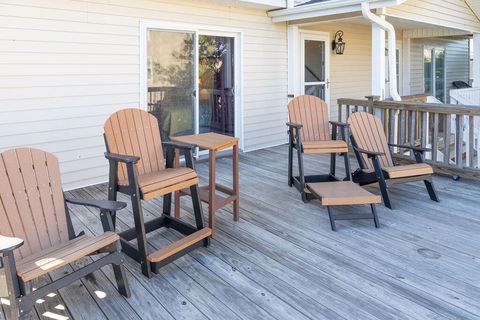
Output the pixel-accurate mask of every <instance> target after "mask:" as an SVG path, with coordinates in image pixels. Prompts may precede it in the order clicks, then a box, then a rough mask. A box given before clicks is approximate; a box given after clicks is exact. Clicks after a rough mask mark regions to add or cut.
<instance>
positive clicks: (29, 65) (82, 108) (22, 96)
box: [0, 0, 287, 189]
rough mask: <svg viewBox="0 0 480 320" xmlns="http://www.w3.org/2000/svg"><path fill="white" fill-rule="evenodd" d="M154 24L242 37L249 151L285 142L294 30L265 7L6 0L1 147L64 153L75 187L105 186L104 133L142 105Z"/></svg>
mask: <svg viewBox="0 0 480 320" xmlns="http://www.w3.org/2000/svg"><path fill="white" fill-rule="evenodd" d="M145 20H152V21H163V22H170V23H186V24H195V25H198V26H200V28H207V29H211V30H217V29H218V28H228V29H231V30H235V31H238V32H242V40H243V41H242V42H243V48H242V49H243V53H244V55H243V57H242V58H243V59H242V61H243V72H244V73H243V79H244V83H245V86H244V90H243V92H244V95H245V99H244V100H243V106H244V110H243V114H244V122H245V128H244V129H245V131H244V137H245V139H244V141H243V142H244V147H245V150H248V149H249V148H250V146H255V147H259V146H270V145H273V144H279V143H283V141H284V136H285V132H284V131H285V128H284V125H285V123H284V122H285V117H286V103H287V97H286V91H287V35H286V25H285V24H273V23H271V20H270V18H268V16H267V14H266V12H265V10H258V9H251V8H241V7H234V6H226V5H221V4H219V3H211V2H208V1H205V2H203V1H174V0H158V1H143V0H142V1H140V0H139V1H130V0H118V1H115V2H111V1H109V2H106V1H103V0H91V1H80V0H79V1H68V0H52V1H42V0H18V1H17V0H15V1H14V0H0V150H3V149H5V148H11V147H17V146H33V147H37V148H41V149H45V150H47V151H50V152H54V153H55V154H56V155H57V156H58V157H59V158H60V162H61V170H62V173H63V175H62V177H63V181H64V187H65V189H69V188H74V187H80V186H84V185H88V184H90V183H97V182H101V181H105V180H106V177H107V163H106V161H105V159H104V157H103V150H104V145H103V144H104V143H103V138H102V133H103V129H102V127H103V123H104V121H105V119H106V118H107V117H108V115H109V114H111V113H113V112H114V111H116V110H118V109H120V108H125V107H135V106H138V105H139V100H140V92H139V75H140V62H139V61H140V57H139V52H140V48H139V44H140V38H139V31H140V29H139V25H140V22H141V21H145ZM239 85H240V84H239ZM257 110H260V112H259V113H258V114H255V113H252V114H250V113H249V112H256V111H257ZM264 111H265V112H264ZM250 120H251V121H250ZM268 123H270V127H269V129H268V130H266V129H265V127H266V126H267V124H268ZM274 128H279V129H274Z"/></svg>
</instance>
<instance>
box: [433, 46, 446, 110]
mask: <svg viewBox="0 0 480 320" xmlns="http://www.w3.org/2000/svg"><path fill="white" fill-rule="evenodd" d="M445 93H446V92H445V50H441V49H435V97H436V98H437V99H438V100H440V101H442V102H445Z"/></svg>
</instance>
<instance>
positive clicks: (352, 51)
mask: <svg viewBox="0 0 480 320" xmlns="http://www.w3.org/2000/svg"><path fill="white" fill-rule="evenodd" d="M308 29H309V30H315V31H323V32H328V33H329V34H330V41H332V40H333V37H334V36H335V32H337V31H338V30H342V31H343V32H344V36H343V40H344V41H345V42H346V46H345V52H344V54H343V55H336V54H334V53H333V51H332V50H331V49H329V50H328V52H329V54H330V118H331V119H332V120H336V119H337V115H338V105H337V99H339V98H359V99H361V98H364V97H365V96H366V95H369V94H370V93H371V91H372V89H371V87H372V84H371V83H372V27H371V26H370V25H368V24H347V23H337V24H322V25H318V26H315V27H313V26H312V27H309V28H308ZM328 47H329V48H330V46H328Z"/></svg>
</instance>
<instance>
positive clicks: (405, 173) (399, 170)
mask: <svg viewBox="0 0 480 320" xmlns="http://www.w3.org/2000/svg"><path fill="white" fill-rule="evenodd" d="M382 169H383V171H384V172H385V173H386V174H387V175H388V178H389V179H396V178H407V177H415V176H423V175H431V174H433V168H432V167H431V166H430V165H428V164H426V163H415V164H407V165H401V166H395V167H386V168H382Z"/></svg>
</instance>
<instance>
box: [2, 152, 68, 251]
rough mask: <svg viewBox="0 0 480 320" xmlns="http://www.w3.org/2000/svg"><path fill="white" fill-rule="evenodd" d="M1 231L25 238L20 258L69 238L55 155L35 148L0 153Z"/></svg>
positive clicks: (10, 235) (4, 233)
mask: <svg viewBox="0 0 480 320" xmlns="http://www.w3.org/2000/svg"><path fill="white" fill-rule="evenodd" d="M0 234H2V235H4V236H8V237H18V238H21V239H24V240H25V244H24V245H23V246H22V247H20V249H19V250H16V252H15V255H16V256H17V257H18V258H25V257H28V256H29V255H31V254H34V253H36V252H38V251H40V250H44V249H47V248H50V247H52V246H54V245H57V244H59V243H62V242H65V241H68V240H69V234H68V222H67V215H66V211H65V202H64V197H63V190H62V183H61V180H60V170H59V166H58V160H57V158H56V157H55V156H54V155H52V154H50V153H47V152H44V151H41V150H37V149H31V148H19V149H12V150H8V151H5V152H2V153H0Z"/></svg>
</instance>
